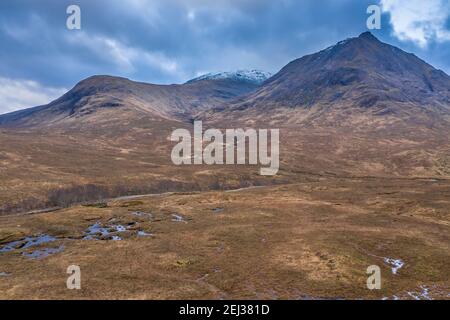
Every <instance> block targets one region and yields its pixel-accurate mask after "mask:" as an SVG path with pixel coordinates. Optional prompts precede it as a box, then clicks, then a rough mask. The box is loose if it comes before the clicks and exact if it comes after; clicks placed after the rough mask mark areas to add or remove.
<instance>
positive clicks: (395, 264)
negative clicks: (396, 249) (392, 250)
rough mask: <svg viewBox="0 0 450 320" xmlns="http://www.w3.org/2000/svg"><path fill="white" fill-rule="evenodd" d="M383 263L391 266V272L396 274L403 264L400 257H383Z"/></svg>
mask: <svg viewBox="0 0 450 320" xmlns="http://www.w3.org/2000/svg"><path fill="white" fill-rule="evenodd" d="M384 263H386V264H388V265H390V266H391V270H392V274H397V271H398V270H399V269H401V268H402V267H403V266H404V265H405V263H404V262H403V261H402V260H401V259H392V258H384Z"/></svg>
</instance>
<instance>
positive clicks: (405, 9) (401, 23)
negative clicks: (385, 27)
mask: <svg viewBox="0 0 450 320" xmlns="http://www.w3.org/2000/svg"><path fill="white" fill-rule="evenodd" d="M380 3H381V6H382V9H383V12H386V13H389V14H390V22H391V24H392V27H393V32H394V35H395V36H396V37H397V38H398V39H399V40H401V41H413V42H414V43H416V44H417V45H419V46H420V47H422V48H424V47H426V46H427V45H428V44H429V43H430V41H438V42H444V41H450V31H449V30H447V29H446V22H447V21H448V19H449V18H450V1H448V0H380Z"/></svg>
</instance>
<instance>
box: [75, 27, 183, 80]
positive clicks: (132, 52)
mask: <svg viewBox="0 0 450 320" xmlns="http://www.w3.org/2000/svg"><path fill="white" fill-rule="evenodd" d="M67 41H69V42H71V43H72V44H76V45H81V46H84V47H86V48H88V49H89V50H90V51H92V52H94V53H95V54H96V55H98V56H99V57H101V58H102V59H107V60H109V61H111V62H112V63H113V64H115V65H116V66H117V67H119V68H120V69H121V71H122V72H126V73H133V72H135V71H136V65H137V64H144V65H148V66H150V67H153V68H157V69H160V70H161V71H163V72H166V73H169V74H176V73H177V72H178V69H179V68H178V64H177V63H176V61H175V60H172V59H169V58H167V57H166V56H165V55H164V54H162V53H160V52H149V51H145V50H142V49H140V48H135V47H130V46H126V45H125V44H123V43H121V42H120V41H118V40H116V39H113V38H109V37H105V36H100V35H96V36H95V35H94V36H91V35H88V34H86V33H84V32H79V33H77V34H76V35H70V36H68V37H67Z"/></svg>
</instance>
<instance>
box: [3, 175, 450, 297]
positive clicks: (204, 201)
mask: <svg viewBox="0 0 450 320" xmlns="http://www.w3.org/2000/svg"><path fill="white" fill-rule="evenodd" d="M449 207H450V181H448V180H431V179H428V180H427V179H381V178H359V179H333V178H321V179H319V180H318V181H316V182H305V183H297V184H287V185H280V186H272V187H261V188H252V189H242V190H237V191H233V192H230V191H228V192H226V191H221V192H204V193H175V194H165V195H160V196H153V197H142V198H133V199H120V200H113V201H110V202H108V203H106V204H105V203H99V204H95V205H90V206H76V207H72V208H68V209H62V210H58V211H54V212H48V213H39V214H34V215H17V216H2V217H0V299H28V298H31V299H117V298H120V299H449V298H450V280H449V274H448V272H449V270H450V269H449V261H450V250H449V249H450V211H449V209H448V208H449ZM70 265H78V266H80V268H81V290H68V289H67V287H66V280H67V277H68V276H69V275H68V274H67V273H66V271H67V267H68V266H70ZM371 265H378V266H379V267H380V268H381V277H382V288H381V290H373V291H371V290H368V289H367V287H366V281H367V277H368V275H367V273H366V270H367V268H368V267H369V266H371Z"/></svg>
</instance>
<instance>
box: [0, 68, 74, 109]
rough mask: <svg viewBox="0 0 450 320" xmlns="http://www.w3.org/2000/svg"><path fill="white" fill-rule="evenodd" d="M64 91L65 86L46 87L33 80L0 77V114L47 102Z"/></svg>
mask: <svg viewBox="0 0 450 320" xmlns="http://www.w3.org/2000/svg"><path fill="white" fill-rule="evenodd" d="M66 92H67V89H65V88H47V87H44V86H42V85H41V84H39V83H37V82H35V81H30V80H14V79H9V78H2V77H0V114H3V113H8V112H12V111H16V110H19V109H24V108H27V107H34V106H39V105H43V104H47V103H49V102H51V101H53V100H55V99H56V98H58V97H60V96H61V95H63V94H64V93H66Z"/></svg>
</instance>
